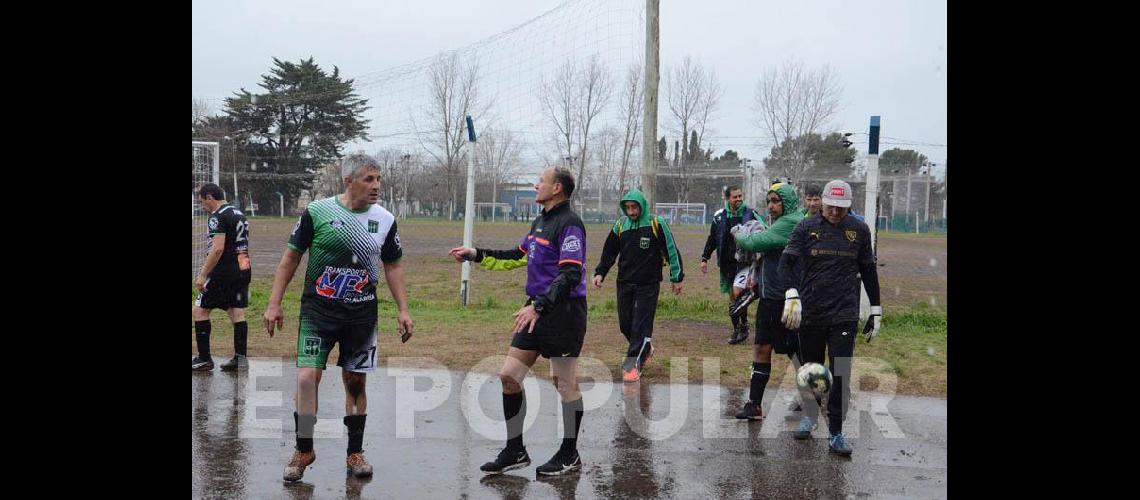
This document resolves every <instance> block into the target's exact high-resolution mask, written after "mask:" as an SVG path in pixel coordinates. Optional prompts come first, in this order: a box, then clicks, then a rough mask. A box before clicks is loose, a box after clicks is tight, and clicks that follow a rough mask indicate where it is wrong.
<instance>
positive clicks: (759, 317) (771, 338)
mask: <svg viewBox="0 0 1140 500" xmlns="http://www.w3.org/2000/svg"><path fill="white" fill-rule="evenodd" d="M783 314H784V301H782V300H772V299H760V306H759V307H757V308H756V339H755V340H753V342H754V343H755V344H756V345H760V344H771V345H772V350H773V351H776V353H777V354H789V353H793V352H795V341H796V337H795V333H794V332H791V331H789V330H788V327H786V326H784V322H783V321H781V319H780V316H782V315H783Z"/></svg>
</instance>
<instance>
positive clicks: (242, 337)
mask: <svg viewBox="0 0 1140 500" xmlns="http://www.w3.org/2000/svg"><path fill="white" fill-rule="evenodd" d="M248 334H249V323H246V322H245V321H239V322H237V323H234V353H236V354H241V355H242V356H245V349H246V345H245V344H246V338H247V337H248Z"/></svg>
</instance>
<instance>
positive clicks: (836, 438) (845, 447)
mask: <svg viewBox="0 0 1140 500" xmlns="http://www.w3.org/2000/svg"><path fill="white" fill-rule="evenodd" d="M827 447H828V449H829V450H831V452H832V453H838V454H840V455H843V456H845V457H849V456H851V452H852V451H854V450H853V449H852V448H851V443H849V442H847V436H845V435H843V433H842V432H840V433H839V434H832V435H831V439H830V440H829V441H828V443H827Z"/></svg>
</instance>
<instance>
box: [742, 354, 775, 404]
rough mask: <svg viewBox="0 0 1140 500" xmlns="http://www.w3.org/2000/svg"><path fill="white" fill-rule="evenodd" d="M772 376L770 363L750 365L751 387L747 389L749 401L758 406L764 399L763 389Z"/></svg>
mask: <svg viewBox="0 0 1140 500" xmlns="http://www.w3.org/2000/svg"><path fill="white" fill-rule="evenodd" d="M771 374H772V363H752V385H751V386H750V387H749V389H748V399H749V401H752V402H755V403H756V404H760V401H762V400H763V399H764V388H765V387H767V386H768V378H769V377H770V376H771Z"/></svg>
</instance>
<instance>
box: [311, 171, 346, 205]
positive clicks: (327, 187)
mask: <svg viewBox="0 0 1140 500" xmlns="http://www.w3.org/2000/svg"><path fill="white" fill-rule="evenodd" d="M311 192H312V197H313V199H314V200H319V199H323V198H328V197H330V196H336V195H338V194H340V193H343V192H344V178H343V177H341V176H340V163H339V162H331V163H329V164H327V165H325V166H323V167H321V168H320V170H318V171H317V175H316V177H315V178H314V179H313V189H312V190H311Z"/></svg>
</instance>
